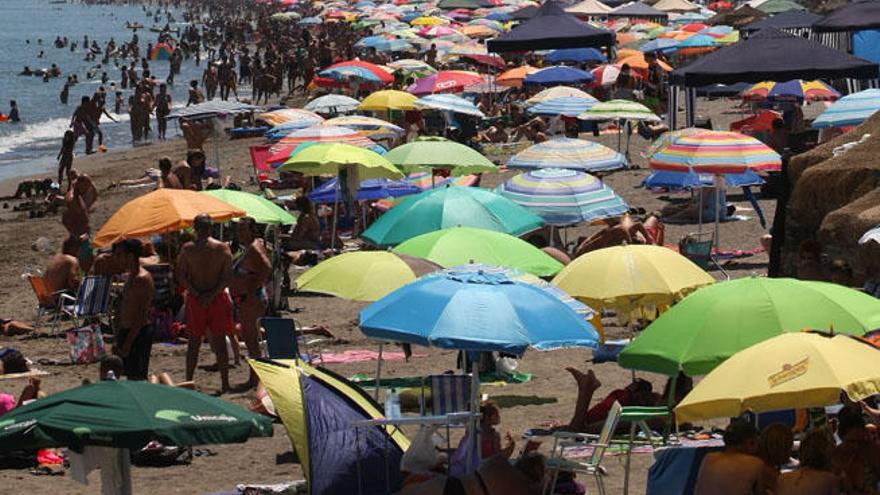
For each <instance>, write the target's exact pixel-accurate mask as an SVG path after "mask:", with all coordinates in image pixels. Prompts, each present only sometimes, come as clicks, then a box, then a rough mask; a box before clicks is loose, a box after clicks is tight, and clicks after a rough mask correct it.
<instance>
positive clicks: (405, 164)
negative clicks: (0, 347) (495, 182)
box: [385, 137, 498, 176]
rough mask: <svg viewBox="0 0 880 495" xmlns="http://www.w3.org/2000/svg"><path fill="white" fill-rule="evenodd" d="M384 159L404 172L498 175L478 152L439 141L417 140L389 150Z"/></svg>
mask: <svg viewBox="0 0 880 495" xmlns="http://www.w3.org/2000/svg"><path fill="white" fill-rule="evenodd" d="M385 158H387V159H388V161H390V162H391V163H393V164H394V165H397V167H398V168H400V169H401V170H403V171H404V172H416V171H419V170H422V169H434V168H442V169H448V170H451V171H452V174H453V175H456V176H459V175H468V174H477V173H481V172H497V171H498V167H496V166H495V164H494V163H492V162H491V161H489V159H488V158H486V157H485V156H483V155H481V154H480V153H479V152H478V151H476V150H474V149H473V148H470V147H468V146H465V145H463V144H459V143H456V142H455V141H450V140H448V139H446V138H442V137H423V138H419V139H417V140H415V141H413V142H411V143H407V144H403V145H400V146H398V147H396V148H394V149H392V150H391V151H389V152H388V153H386V154H385Z"/></svg>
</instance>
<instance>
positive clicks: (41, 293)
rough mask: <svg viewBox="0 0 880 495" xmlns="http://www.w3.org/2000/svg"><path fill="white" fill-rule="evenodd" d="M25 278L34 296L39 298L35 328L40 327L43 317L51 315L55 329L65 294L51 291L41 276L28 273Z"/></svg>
mask: <svg viewBox="0 0 880 495" xmlns="http://www.w3.org/2000/svg"><path fill="white" fill-rule="evenodd" d="M24 276H25V277H26V278H27V280H28V282H29V283H30V284H31V288H32V289H33V290H34V295H35V296H36V298H37V310H36V316H35V317H34V327H39V326H40V318H41V317H42V316H43V315H47V314H50V315H52V326H53V329H54V327H55V326H57V325H58V316H59V312H60V308H61V300H60V295H61V294H63V293H64V291H56V292H52V291H50V290H49V287H48V286H47V285H46V280H45V279H44V278H43V277H41V276H40V275H33V274H30V273H26V274H25V275H24Z"/></svg>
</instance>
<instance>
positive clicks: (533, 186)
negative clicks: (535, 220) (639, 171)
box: [495, 168, 629, 225]
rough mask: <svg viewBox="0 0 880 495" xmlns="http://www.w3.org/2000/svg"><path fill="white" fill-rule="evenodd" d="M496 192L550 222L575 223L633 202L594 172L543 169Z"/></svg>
mask: <svg viewBox="0 0 880 495" xmlns="http://www.w3.org/2000/svg"><path fill="white" fill-rule="evenodd" d="M495 191H496V192H497V193H498V194H500V195H502V196H504V197H505V198H508V199H510V200H511V201H513V202H514V203H517V204H520V205H522V206H525V207H526V208H528V209H529V210H531V211H533V212H535V213H536V214H537V215H539V216H540V217H541V218H543V219H544V221H545V222H547V224H549V225H572V224H576V223H580V222H585V221H586V222H591V221H593V220H601V219H603V218H608V217H618V216H620V215H622V214H624V213H626V212H627V211H629V205H627V204H626V202H625V201H624V200H623V198H621V197H620V196H618V195H617V194H616V193H615V192H614V191H613V190H611V188H610V187H608V186H607V185H606V184H605V183H604V182H602V181H601V180H599V179H597V178H596V177H593V176H592V175H590V174H585V173H583V172H578V171H576V170H566V169H560V168H542V169H538V170H533V171H531V172H526V173H524V174H520V175H516V176H514V177H512V178H510V179H508V180H507V181H506V182H504V183H503V184H501V185H499V186H498V187H497V188H496V189H495Z"/></svg>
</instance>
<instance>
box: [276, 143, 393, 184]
mask: <svg viewBox="0 0 880 495" xmlns="http://www.w3.org/2000/svg"><path fill="white" fill-rule="evenodd" d="M303 146H304V148H303V149H301V150H300V151H296V150H294V153H293V154H292V155H290V158H288V159H287V161H286V162H284V164H282V165H281V166H280V167H278V169H277V170H278V171H283V170H292V171H295V172H300V173H302V174H304V175H338V174H339V173H340V171H341V170H343V169H347V170H348V171H349V173H356V174H357V177H356V179H357V180H366V179H402V178H403V172H401V171H400V170H398V169H397V167H395V166H394V165H393V164H392V163H391V162H389V161H388V160H387V159H386V158H385V157H383V156H382V155H380V154H378V153H376V152H375V151H371V150H368V149H365V148H360V147H358V146H353V145H351V144H345V143H320V144H313V145H311V146H305V145H303Z"/></svg>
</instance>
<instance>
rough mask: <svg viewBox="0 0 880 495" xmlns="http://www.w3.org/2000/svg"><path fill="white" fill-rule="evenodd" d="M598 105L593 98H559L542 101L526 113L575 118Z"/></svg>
mask: <svg viewBox="0 0 880 495" xmlns="http://www.w3.org/2000/svg"><path fill="white" fill-rule="evenodd" d="M596 103H598V101H597V100H596V99H595V98H583V97H581V96H560V97H558V98H549V99H546V100H542V101H540V102H538V103H536V104H534V105H532V106H530V107H529V109H528V111H529V113H531V114H534V115H546V116H554V117H555V116H559V115H565V116H566V117H577V116H578V115H580V114H581V113H583V112H586V111H587V110H589V109H590V108H592V107H593V105H595V104H596Z"/></svg>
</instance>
